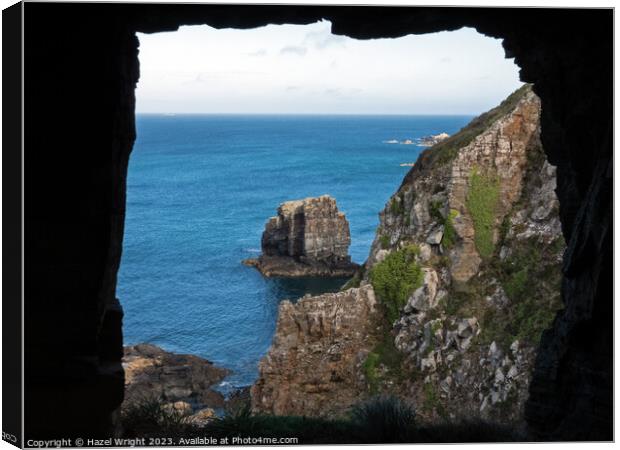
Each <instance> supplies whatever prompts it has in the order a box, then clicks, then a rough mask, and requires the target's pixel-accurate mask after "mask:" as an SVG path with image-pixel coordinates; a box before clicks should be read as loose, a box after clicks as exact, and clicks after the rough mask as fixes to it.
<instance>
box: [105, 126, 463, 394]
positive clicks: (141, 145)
mask: <svg viewBox="0 0 620 450" xmlns="http://www.w3.org/2000/svg"><path fill="white" fill-rule="evenodd" d="M471 118H472V117H471V116H309V115H305V116H304V115H299V116H291V115H281V116H280V115H164V114H161V115H159V114H138V115H137V119H136V121H137V122H136V126H137V133H138V137H137V140H136V143H135V146H134V149H133V152H132V154H131V158H130V162H129V174H128V180H127V214H126V219H125V236H124V242H123V255H122V260H121V267H120V270H119V274H118V288H117V296H118V298H119V299H120V301H121V303H122V305H123V308H124V310H125V318H124V326H123V332H124V336H125V344H126V345H132V344H137V343H141V342H149V343H152V344H155V345H158V346H160V347H162V348H164V349H166V350H168V351H173V352H178V353H191V354H195V355H198V356H201V357H204V358H207V359H209V360H211V361H213V362H214V363H215V364H217V365H219V366H221V367H226V368H228V369H230V370H232V374H231V375H230V376H229V377H227V378H226V380H225V381H224V382H223V383H222V385H221V386H219V389H220V390H222V391H223V392H229V391H230V390H231V389H233V388H236V387H242V386H247V385H250V384H252V383H253V382H254V380H255V379H256V378H257V375H258V361H259V360H260V358H261V357H262V356H263V355H264V354H265V353H266V352H267V349H268V348H269V345H270V343H271V339H272V337H273V334H274V332H275V326H276V318H277V310H278V303H279V302H280V301H281V300H282V299H285V298H287V299H291V300H293V301H294V300H296V299H298V298H299V297H301V296H303V295H304V294H306V293H311V294H319V293H322V292H329V291H336V290H338V289H339V287H340V286H341V285H342V284H343V283H344V282H345V281H346V280H318V279H304V280H284V279H266V278H263V277H262V275H261V274H260V273H259V272H258V271H257V270H256V269H254V268H250V267H246V266H244V265H242V264H241V260H242V259H245V258H249V257H256V256H258V255H259V253H260V240H261V235H262V232H263V229H264V225H265V222H266V221H267V219H268V218H269V217H271V216H274V215H275V214H276V209H277V207H278V205H279V204H280V203H282V202H284V201H287V200H294V199H300V198H305V197H314V196H319V195H322V194H329V195H331V196H333V197H334V198H336V200H337V203H338V208H339V209H340V210H341V211H343V212H344V213H345V214H346V216H347V219H348V220H349V224H350V228H351V247H350V254H351V256H352V259H353V261H355V262H358V263H362V262H364V260H365V259H366V257H367V256H368V252H369V249H370V245H371V243H372V240H373V238H374V234H375V230H376V228H377V226H378V224H379V216H378V214H379V211H381V210H382V209H383V207H384V206H385V204H386V202H387V200H388V199H389V197H390V196H391V195H392V194H393V193H394V192H395V191H396V189H397V188H398V187H399V185H400V183H401V181H402V179H403V177H404V175H405V174H406V173H407V171H408V170H410V167H406V166H404V167H403V166H401V164H403V163H411V162H415V161H416V159H417V157H418V155H419V154H420V152H421V151H422V150H423V149H424V148H423V147H419V146H417V145H402V144H391V143H387V141H391V140H397V141H404V140H406V139H412V140H415V139H417V138H421V137H423V136H427V135H430V134H438V133H441V132H446V133H449V134H453V133H455V132H456V131H458V130H459V129H460V128H461V127H463V126H464V125H466V124H467V123H468V122H469V121H470V120H471Z"/></svg>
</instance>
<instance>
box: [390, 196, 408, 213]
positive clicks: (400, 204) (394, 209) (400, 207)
mask: <svg viewBox="0 0 620 450" xmlns="http://www.w3.org/2000/svg"><path fill="white" fill-rule="evenodd" d="M390 212H391V213H392V215H393V216H400V215H402V214H403V213H404V212H405V202H404V201H403V199H402V196H400V195H399V196H398V200H397V199H396V197H392V200H391V201H390Z"/></svg>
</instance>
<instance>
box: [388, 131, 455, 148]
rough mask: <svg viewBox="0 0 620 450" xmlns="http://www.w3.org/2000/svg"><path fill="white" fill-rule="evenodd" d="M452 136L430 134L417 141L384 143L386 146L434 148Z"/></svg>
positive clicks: (389, 141) (391, 140) (396, 140)
mask: <svg viewBox="0 0 620 450" xmlns="http://www.w3.org/2000/svg"><path fill="white" fill-rule="evenodd" d="M449 137H450V135H449V134H448V133H439V134H430V135H428V136H422V137H421V138H417V139H415V140H414V139H405V140H404V141H399V140H398V139H390V140H387V141H383V143H384V144H400V145H417V146H419V147H432V146H433V145H435V144H439V143H440V142H442V141H445V140H446V139H448V138H449Z"/></svg>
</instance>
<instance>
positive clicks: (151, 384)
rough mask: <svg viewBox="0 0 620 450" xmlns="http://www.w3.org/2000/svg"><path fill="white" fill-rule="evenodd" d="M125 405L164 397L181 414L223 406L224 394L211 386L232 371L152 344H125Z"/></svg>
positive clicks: (168, 405)
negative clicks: (127, 345)
mask: <svg viewBox="0 0 620 450" xmlns="http://www.w3.org/2000/svg"><path fill="white" fill-rule="evenodd" d="M123 368H124V369H125V402H124V404H123V405H124V406H127V405H131V404H133V403H140V402H143V401H145V400H148V399H154V398H157V399H161V401H162V402H163V403H164V404H166V406H167V407H169V408H171V409H174V410H176V411H177V412H179V413H181V414H182V415H191V414H192V413H196V414H197V415H202V416H204V415H206V414H207V413H209V410H210V409H211V408H221V407H223V406H224V397H223V396H222V394H220V393H219V392H216V391H214V390H212V389H211V387H212V386H214V385H215V384H216V383H219V382H220V381H221V380H222V379H223V378H224V377H225V376H226V375H228V374H229V371H228V370H227V369H222V368H220V367H217V366H215V365H213V363H212V362H211V361H208V360H206V359H203V358H199V357H198V356H194V355H179V354H176V353H170V352H167V351H165V350H163V349H161V348H159V347H157V346H155V345H152V344H138V345H133V346H129V347H125V356H124V357H123Z"/></svg>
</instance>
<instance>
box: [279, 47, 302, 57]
mask: <svg viewBox="0 0 620 450" xmlns="http://www.w3.org/2000/svg"><path fill="white" fill-rule="evenodd" d="M307 52H308V49H307V48H306V47H302V46H299V45H287V46H286V47H282V49H281V50H280V54H281V55H286V54H289V53H290V54H293V55H297V56H304V55H305V54H306V53H307Z"/></svg>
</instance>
